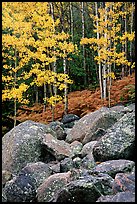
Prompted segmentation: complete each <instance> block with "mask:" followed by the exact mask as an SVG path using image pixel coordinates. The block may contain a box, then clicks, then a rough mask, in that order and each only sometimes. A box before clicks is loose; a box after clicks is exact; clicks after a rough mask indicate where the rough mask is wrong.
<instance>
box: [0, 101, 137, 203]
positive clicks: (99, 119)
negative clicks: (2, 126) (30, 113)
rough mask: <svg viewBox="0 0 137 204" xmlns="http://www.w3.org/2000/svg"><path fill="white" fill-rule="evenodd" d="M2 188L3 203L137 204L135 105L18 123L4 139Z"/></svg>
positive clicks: (103, 108)
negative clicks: (117, 203)
mask: <svg viewBox="0 0 137 204" xmlns="http://www.w3.org/2000/svg"><path fill="white" fill-rule="evenodd" d="M2 187H3V189H2V201H3V202H135V104H134V103H132V104H130V105H128V106H126V107H125V106H122V105H117V106H113V107H112V108H107V107H104V106H103V107H101V108H99V109H98V110H96V111H93V112H89V113H88V114H85V115H84V116H83V117H81V118H80V117H79V116H78V115H75V114H68V115H65V116H64V117H63V118H62V120H61V121H55V122H50V123H49V124H48V125H45V124H42V123H38V122H34V121H32V120H26V121H25V122H22V123H20V124H19V125H17V126H16V127H15V128H13V129H12V130H10V131H9V132H8V133H6V134H5V135H4V136H3V138H2Z"/></svg>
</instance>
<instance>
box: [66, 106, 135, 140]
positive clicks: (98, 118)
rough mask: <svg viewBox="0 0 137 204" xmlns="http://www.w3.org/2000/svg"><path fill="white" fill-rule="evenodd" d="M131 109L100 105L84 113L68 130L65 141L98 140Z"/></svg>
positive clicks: (131, 108)
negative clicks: (98, 107)
mask: <svg viewBox="0 0 137 204" xmlns="http://www.w3.org/2000/svg"><path fill="white" fill-rule="evenodd" d="M132 111H133V107H129V108H128V107H124V106H114V107H112V108H107V107H102V108H100V109H99V110H96V111H94V112H91V113H89V114H86V115H85V116H83V117H82V118H81V119H80V120H78V122H77V123H76V124H75V125H74V126H73V128H72V129H71V130H70V132H69V133H68V135H67V137H66V141H67V142H69V143H71V142H73V141H74V140H78V141H80V142H82V143H83V144H86V143H87V142H90V141H93V140H99V139H100V138H101V137H102V136H103V135H104V134H105V133H106V130H107V129H108V128H110V127H111V126H112V125H113V124H114V123H115V122H117V120H119V119H120V118H121V117H122V116H123V115H124V114H126V113H128V112H132Z"/></svg>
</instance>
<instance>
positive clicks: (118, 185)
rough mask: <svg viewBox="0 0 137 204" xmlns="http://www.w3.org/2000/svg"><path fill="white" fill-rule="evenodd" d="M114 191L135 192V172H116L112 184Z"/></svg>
mask: <svg viewBox="0 0 137 204" xmlns="http://www.w3.org/2000/svg"><path fill="white" fill-rule="evenodd" d="M112 189H113V191H114V193H117V192H121V191H131V192H133V193H135V173H117V174H116V176H115V179H114V183H113V186H112Z"/></svg>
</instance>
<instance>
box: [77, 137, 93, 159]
mask: <svg viewBox="0 0 137 204" xmlns="http://www.w3.org/2000/svg"><path fill="white" fill-rule="evenodd" d="M96 143H97V141H91V142H88V143H86V144H85V145H84V146H83V148H82V150H81V152H80V156H81V157H82V158H83V157H85V156H86V155H88V154H91V153H92V152H93V147H94V146H95V144H96Z"/></svg>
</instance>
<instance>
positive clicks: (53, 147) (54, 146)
mask: <svg viewBox="0 0 137 204" xmlns="http://www.w3.org/2000/svg"><path fill="white" fill-rule="evenodd" d="M42 143H43V151H44V149H45V151H48V152H50V153H51V154H52V155H53V156H54V157H55V158H56V160H58V161H60V160H62V159H64V158H65V157H69V156H71V155H72V151H71V148H70V145H69V144H68V143H66V142H65V141H64V140H58V139H56V138H55V137H53V136H52V135H51V134H46V135H45V137H44V138H43V141H42Z"/></svg>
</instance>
